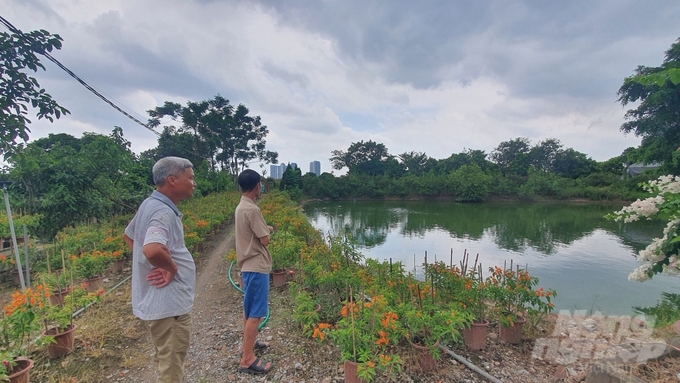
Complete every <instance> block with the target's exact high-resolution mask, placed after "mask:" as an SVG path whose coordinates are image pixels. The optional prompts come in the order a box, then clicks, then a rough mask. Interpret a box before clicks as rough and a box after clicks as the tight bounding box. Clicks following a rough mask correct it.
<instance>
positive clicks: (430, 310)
mask: <svg viewBox="0 0 680 383" xmlns="http://www.w3.org/2000/svg"><path fill="white" fill-rule="evenodd" d="M412 286H413V287H412V291H413V294H412V297H411V299H410V300H408V301H406V302H404V303H402V304H401V305H399V313H400V314H401V318H402V322H403V331H404V337H405V338H406V340H407V341H408V342H409V343H410V344H411V345H412V346H413V348H414V349H415V350H416V354H417V355H418V358H417V359H416V360H417V361H416V364H417V367H418V368H419V369H420V370H421V371H422V372H428V371H431V370H433V369H435V368H436V366H437V364H436V359H438V358H439V347H437V345H438V343H439V341H441V340H446V339H450V340H454V341H455V340H457V339H458V337H459V336H460V329H462V328H463V327H465V326H467V325H468V324H469V323H470V322H471V320H472V318H471V316H470V314H469V312H468V311H466V310H463V309H461V308H460V307H457V303H455V302H449V303H447V302H446V301H444V300H442V299H438V298H437V294H436V292H435V290H434V289H433V287H432V285H431V284H427V283H423V282H416V283H414V284H413V285H412ZM421 286H422V287H421Z"/></svg>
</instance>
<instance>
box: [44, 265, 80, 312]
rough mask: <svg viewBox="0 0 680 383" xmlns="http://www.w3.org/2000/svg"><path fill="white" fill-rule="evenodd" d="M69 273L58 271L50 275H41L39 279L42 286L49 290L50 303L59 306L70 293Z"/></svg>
mask: <svg viewBox="0 0 680 383" xmlns="http://www.w3.org/2000/svg"><path fill="white" fill-rule="evenodd" d="M71 277H72V275H71V273H70V272H69V271H68V270H64V269H60V270H58V271H53V272H51V273H47V274H42V275H41V276H40V277H39V279H40V280H41V282H42V284H43V285H44V286H45V287H46V288H47V289H49V297H50V303H51V304H53V305H57V306H61V305H62V304H63V302H64V297H65V296H66V294H68V293H69V291H71V284H72V283H71Z"/></svg>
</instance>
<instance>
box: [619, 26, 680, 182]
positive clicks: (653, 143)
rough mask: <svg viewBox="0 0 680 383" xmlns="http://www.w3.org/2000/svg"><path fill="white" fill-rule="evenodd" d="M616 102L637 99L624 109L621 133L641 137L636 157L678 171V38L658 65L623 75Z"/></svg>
mask: <svg viewBox="0 0 680 383" xmlns="http://www.w3.org/2000/svg"><path fill="white" fill-rule="evenodd" d="M618 95H619V99H618V101H619V102H620V103H621V105H623V106H626V105H628V104H629V103H633V102H639V104H638V106H637V108H635V109H630V110H628V111H627V112H626V116H625V118H626V120H627V121H626V122H625V123H624V124H623V125H622V126H621V130H622V131H623V132H624V133H631V132H632V133H634V134H635V135H636V136H639V137H642V143H641V144H640V150H639V151H638V152H637V154H638V160H639V161H641V162H645V163H652V162H661V163H663V164H664V165H665V167H666V169H665V170H666V171H671V172H674V173H675V174H678V172H680V166H678V163H677V162H678V161H677V159H678V154H677V151H678V149H679V147H678V145H680V39H678V40H677V41H676V42H675V43H673V44H672V45H671V47H670V49H669V50H667V51H666V57H665V59H664V61H663V63H662V64H661V66H659V67H646V66H638V67H637V69H636V70H635V74H634V75H633V76H630V77H626V79H625V80H624V82H623V85H622V86H621V88H619V91H618Z"/></svg>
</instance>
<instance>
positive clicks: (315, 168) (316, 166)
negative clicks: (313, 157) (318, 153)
mask: <svg viewBox="0 0 680 383" xmlns="http://www.w3.org/2000/svg"><path fill="white" fill-rule="evenodd" d="M309 172H310V173H314V174H316V176H317V177H318V176H320V175H321V162H319V161H312V162H310V163H309Z"/></svg>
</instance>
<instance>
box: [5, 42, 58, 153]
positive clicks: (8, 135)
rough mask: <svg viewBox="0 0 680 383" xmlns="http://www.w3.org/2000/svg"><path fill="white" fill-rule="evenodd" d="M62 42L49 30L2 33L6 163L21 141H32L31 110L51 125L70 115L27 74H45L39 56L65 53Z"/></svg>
mask: <svg viewBox="0 0 680 383" xmlns="http://www.w3.org/2000/svg"><path fill="white" fill-rule="evenodd" d="M61 42H62V38H61V37H60V36H59V35H52V34H50V33H49V32H47V31H45V30H39V31H32V32H28V33H23V32H21V31H19V30H15V31H14V32H12V33H11V34H10V33H7V32H2V33H0V126H2V129H0V154H2V155H3V156H4V157H5V159H7V158H8V157H9V156H11V155H12V153H14V151H15V150H16V149H17V145H18V144H20V143H19V142H17V140H21V141H24V142H26V141H28V133H30V132H31V130H30V129H29V128H28V124H30V123H31V120H30V119H28V117H27V115H28V110H29V108H32V109H35V110H36V116H37V117H38V119H41V118H45V119H47V120H49V121H53V118H59V117H61V116H62V115H63V114H68V113H69V111H68V110H67V109H66V108H64V107H62V106H60V105H59V104H57V102H56V101H54V99H52V96H50V95H49V94H48V93H46V92H45V89H43V88H41V87H40V84H39V83H38V80H36V79H35V77H31V76H29V75H28V74H27V72H29V71H33V72H37V71H38V69H39V68H40V69H42V70H45V66H43V64H42V63H41V62H40V59H39V58H38V55H39V54H44V53H45V52H52V50H53V49H61Z"/></svg>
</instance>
